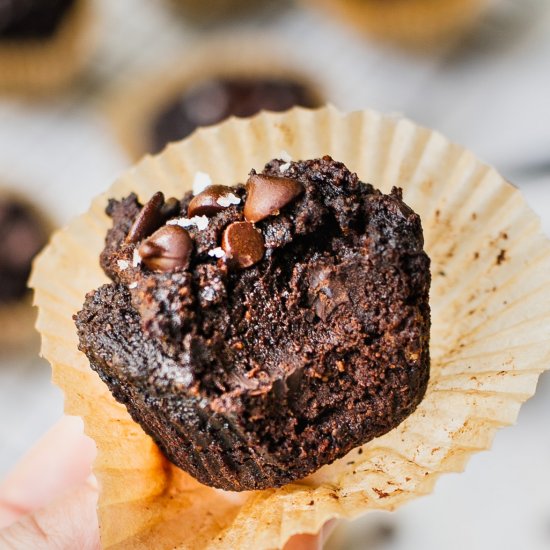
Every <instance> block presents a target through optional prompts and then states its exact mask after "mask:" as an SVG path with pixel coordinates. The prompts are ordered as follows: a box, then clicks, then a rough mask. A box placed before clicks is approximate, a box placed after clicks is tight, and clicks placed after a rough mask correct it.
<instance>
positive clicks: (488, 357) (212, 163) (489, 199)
mask: <svg viewBox="0 0 550 550" xmlns="http://www.w3.org/2000/svg"><path fill="white" fill-rule="evenodd" d="M283 150H284V151H287V152H288V153H289V154H290V155H291V156H292V157H293V158H294V159H306V158H312V157H318V156H320V155H325V154H330V155H332V156H333V157H334V158H335V159H338V160H341V161H343V162H344V163H346V165H347V166H348V167H349V168H350V169H351V170H354V171H356V172H357V173H358V174H359V176H360V177H361V179H362V180H363V181H367V182H372V183H373V184H374V185H375V186H376V187H379V188H381V189H382V190H384V191H385V192H388V191H389V190H390V188H391V187H392V186H393V185H397V186H401V187H403V189H404V196H405V200H406V202H407V203H409V204H410V205H411V206H412V207H413V208H414V209H415V210H416V211H417V212H418V213H419V214H420V215H421V216H422V220H423V225H424V232H425V240H426V249H427V251H428V254H429V255H430V256H431V258H432V262H433V263H432V269H433V287H432V292H431V306H432V318H433V327H432V341H431V342H432V343H431V353H432V375H431V381H430V385H429V389H428V392H427V394H426V397H425V399H424V400H423V402H422V403H421V404H420V406H419V407H418V409H417V410H416V412H415V413H414V414H412V415H411V416H410V417H409V418H408V419H407V420H405V421H404V422H403V423H402V424H401V425H400V426H399V427H397V428H396V429H394V430H393V431H391V432H390V433H388V434H386V435H385V436H383V437H380V438H378V439H376V440H374V441H371V442H370V443H368V444H366V445H364V446H363V447H361V448H357V449H355V450H353V451H352V452H350V453H349V454H348V455H347V456H346V457H345V458H343V459H341V460H339V461H337V462H335V463H333V464H332V465H329V466H325V467H323V468H321V469H320V470H319V471H318V472H317V473H315V474H314V475H312V476H309V477H307V478H305V479H303V480H301V481H299V482H296V483H292V484H290V485H287V486H285V487H283V488H281V489H272V490H265V491H258V492H250V493H245V494H240V495H235V494H231V493H224V492H222V491H218V490H214V489H211V488H209V487H206V486H203V485H200V484H199V483H198V482H196V481H195V480H193V479H192V478H191V477H189V476H188V475H187V474H185V473H184V472H182V471H180V470H178V469H177V468H175V467H173V466H171V465H170V464H169V463H168V462H167V461H166V460H165V459H164V457H163V456H162V454H161V453H160V451H159V450H158V448H157V447H156V446H155V444H154V443H153V441H152V440H151V439H150V438H149V437H148V436H146V435H145V434H144V432H143V431H142V430H141V428H140V427H139V426H138V425H137V424H135V423H134V422H133V421H132V419H131V418H130V416H129V415H128V413H127V412H126V410H125V408H124V407H123V406H122V405H120V404H118V403H117V402H116V401H115V400H114V399H113V398H112V397H111V395H110V393H109V392H108V390H107V389H106V387H105V386H104V385H103V383H102V382H101V381H100V380H99V378H98V376H97V375H96V374H95V373H94V372H93V371H92V370H91V369H90V367H89V365H88V361H87V359H86V357H85V356H84V355H83V354H81V353H80V352H79V351H78V350H77V345H78V340H77V336H76V330H75V326H74V324H73V321H72V319H71V316H72V315H73V314H74V313H75V312H76V311H77V310H79V309H80V307H81V305H82V303H83V300H84V295H85V293H86V292H88V291H90V290H91V289H95V288H97V287H98V285H100V284H102V283H103V282H105V276H104V275H103V274H102V272H101V270H100V268H99V265H98V254H99V252H100V250H101V249H102V246H103V239H104V235H105V232H106V230H107V228H108V227H109V225H110V222H109V220H108V218H107V217H106V215H105V214H104V208H105V205H106V202H107V198H108V197H122V196H124V195H126V194H128V193H129V192H130V191H135V192H137V193H138V195H139V196H140V198H141V200H147V199H148V198H149V197H150V196H151V195H152V194H153V192H155V191H158V190H162V191H164V193H166V194H167V195H168V196H171V195H180V196H181V195H182V194H183V192H184V191H185V190H186V189H188V188H190V186H191V184H192V181H193V177H194V175H195V173H196V172H197V171H199V170H200V171H203V172H208V173H209V174H210V175H211V177H212V179H213V181H215V182H216V183H219V184H234V183H236V182H239V181H244V180H245V179H246V176H247V173H248V172H249V170H250V169H251V168H256V169H260V168H261V167H262V166H263V164H264V163H265V162H266V161H268V160H270V159H271V158H273V157H280V156H281V151H283ZM549 273H550V245H549V242H548V240H547V239H546V238H545V237H544V235H543V234H542V233H541V229H540V225H539V221H538V219H537V217H536V216H535V215H534V214H533V212H532V211H531V210H530V209H529V207H528V206H527V205H526V203H525V201H524V199H523V198H522V196H521V194H520V192H519V191H518V190H517V189H516V188H514V187H513V186H512V185H510V184H509V183H507V182H506V181H505V180H504V179H503V178H502V177H501V176H499V174H498V173H497V172H495V170H493V169H492V168H490V167H488V166H485V165H483V164H482V163H481V162H479V161H478V160H477V159H476V158H475V157H474V155H473V154H472V153H470V152H468V151H466V150H464V149H463V148H461V147H459V146H458V145H454V144H452V143H449V141H447V140H446V139H445V138H444V137H443V136H441V135H440V134H438V133H436V132H432V131H430V130H427V129H425V128H420V127H418V126H416V125H415V124H413V123H412V122H410V121H409V120H406V119H398V118H392V117H388V116H383V115H380V114H378V113H375V112H373V111H364V112H355V113H351V114H342V113H340V112H338V111H337V110H335V109H334V108H331V107H327V108H323V109H321V110H317V111H308V110H304V109H294V110H292V111H289V112H287V113H284V114H266V113H262V114H260V115H258V116H256V117H254V118H252V119H248V120H242V119H241V120H236V119H232V120H230V121H228V122H226V123H224V124H222V125H220V126H217V127H212V128H209V129H203V130H200V131H198V132H196V133H195V134H194V135H193V136H192V137H191V138H190V139H187V140H185V141H183V142H180V143H177V144H174V145H172V146H169V147H168V148H167V149H166V151H165V152H164V153H162V154H161V155H159V156H156V157H147V158H145V159H144V160H143V161H142V162H140V163H139V164H137V165H136V166H135V167H133V168H132V169H130V170H129V171H128V172H127V173H126V174H124V175H123V176H122V177H121V178H120V179H119V180H118V181H117V182H116V183H115V184H114V185H113V186H112V187H111V188H110V189H109V190H108V191H107V192H106V193H105V194H103V195H101V196H100V197H98V198H97V199H96V200H94V202H93V204H92V206H91V208H90V210H89V211H88V212H87V213H86V214H84V215H82V216H79V217H77V218H76V219H75V220H73V221H72V223H71V224H70V225H69V226H68V227H67V228H66V229H65V230H63V231H61V232H58V233H57V234H56V235H55V236H54V238H53V240H52V242H51V244H50V246H49V247H48V248H47V249H46V251H45V252H44V253H43V254H42V255H41V256H40V258H39V259H38V261H37V262H36V265H35V271H34V275H33V277H32V285H33V286H34V289H35V302H36V304H37V305H38V306H39V318H38V329H39V330H40V332H41V333H42V338H43V343H42V351H43V354H44V356H45V357H46V358H47V359H48V360H49V361H50V362H51V364H52V368H53V379H54V381H55V383H56V384H58V385H59V386H60V387H61V388H62V389H63V391H64V393H65V409H66V412H67V413H68V414H72V415H78V416H81V417H83V419H84V422H85V426H86V432H87V433H88V434H89V435H90V436H91V437H92V438H93V439H94V440H95V441H96V443H97V446H98V451H99V453H98V457H97V460H96V463H95V467H94V471H95V474H96V476H97V478H98V480H99V482H100V487H101V491H100V497H99V509H98V513H99V521H100V525H101V537H102V543H103V546H104V548H107V549H119V548H120V549H122V548H124V549H126V550H127V549H146V548H153V547H154V548H155V549H159V550H162V549H169V548H170V549H171V548H178V549H197V548H208V549H227V548H254V549H267V548H280V547H282V546H283V545H284V543H285V542H286V541H287V540H288V539H289V537H291V536H292V535H294V534H296V533H314V532H316V531H318V530H319V528H320V527H321V526H322V525H323V523H324V522H326V521H327V520H329V519H331V518H355V517H357V516H359V515H360V514H364V513H365V512H368V511H369V510H375V509H377V510H393V509H395V508H396V507H397V506H400V505H401V504H404V503H405V502H407V501H408V500H411V499H413V498H416V497H418V496H420V495H425V494H426V493H429V492H430V491H431V490H432V488H433V486H434V483H435V481H436V480H437V478H438V476H439V475H440V474H442V473H445V472H457V471H460V470H462V468H464V465H465V464H466V462H467V460H468V458H469V457H470V455H471V454H472V453H474V452H477V451H481V450H484V449H488V448H489V447H490V445H491V441H492V439H493V436H494V434H495V431H496V430H497V428H499V427H501V426H505V425H508V424H511V423H513V422H514V421H515V420H516V417H517V415H518V411H519V409H520V406H521V403H522V402H523V401H525V400H526V399H527V398H529V397H530V396H531V395H532V394H533V393H534V391H535V387H536V384H537V379H538V377H539V374H540V373H541V371H543V370H544V369H545V368H547V366H548V363H549V360H550V276H549Z"/></svg>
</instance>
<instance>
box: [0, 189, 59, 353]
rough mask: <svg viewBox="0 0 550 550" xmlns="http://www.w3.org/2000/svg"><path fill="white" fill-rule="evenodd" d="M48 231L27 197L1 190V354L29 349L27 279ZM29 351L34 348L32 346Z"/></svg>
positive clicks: (31, 319)
mask: <svg viewBox="0 0 550 550" xmlns="http://www.w3.org/2000/svg"><path fill="white" fill-rule="evenodd" d="M49 230H50V227H49V224H48V223H47V222H46V220H45V219H44V217H43V215H42V214H41V213H40V212H39V211H38V209H37V208H36V207H34V206H33V205H31V203H30V202H29V201H28V200H27V199H24V198H22V197H21V196H19V195H17V194H15V193H13V192H10V191H7V190H3V189H0V327H1V329H0V354H1V353H2V352H6V351H9V352H14V351H17V350H20V351H24V352H25V351H29V348H28V346H29V345H30V343H31V341H32V339H33V336H35V334H36V333H35V330H34V319H35V312H34V310H33V308H32V307H31V303H30V302H31V300H30V291H29V290H28V288H27V281H28V278H29V274H30V272H31V265H32V261H33V259H34V257H35V256H36V254H37V253H38V252H39V251H40V250H41V249H42V247H43V246H44V245H45V244H46V242H47V240H48V234H49ZM35 339H36V338H35ZM30 351H32V352H36V348H35V347H32V346H31V349H30Z"/></svg>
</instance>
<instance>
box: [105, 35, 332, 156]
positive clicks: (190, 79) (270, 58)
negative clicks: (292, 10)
mask: <svg viewBox="0 0 550 550" xmlns="http://www.w3.org/2000/svg"><path fill="white" fill-rule="evenodd" d="M220 77H237V78H239V77H240V78H261V77H277V78H288V79H290V80H292V81H294V82H298V83H302V84H303V85H304V86H306V87H307V89H308V90H310V93H311V95H312V98H313V99H314V100H316V101H317V103H318V104H319V105H320V104H322V103H324V99H323V97H324V93H323V91H322V89H321V86H320V85H319V84H318V83H317V82H315V80H314V78H312V77H311V76H310V75H309V74H308V72H307V70H305V69H302V68H300V63H299V62H298V61H297V60H294V57H293V56H292V54H291V52H289V50H288V48H287V47H286V46H284V45H282V44H280V43H277V41H276V40H275V39H273V38H267V37H265V36H259V35H258V34H254V33H251V34H248V35H239V36H236V35H233V34H228V35H226V36H223V37H221V38H218V39H216V40H212V39H209V40H208V41H207V42H203V43H201V44H198V45H197V46H196V47H195V48H194V50H193V52H191V53H189V52H187V53H185V52H182V54H181V55H180V56H179V59H174V60H173V61H172V62H171V63H169V64H167V65H166V67H164V68H163V69H161V70H159V71H155V72H154V73H152V74H148V75H146V76H143V75H141V76H140V77H139V78H135V79H133V80H130V81H125V82H122V83H120V84H119V85H117V86H116V88H113V89H112V90H111V92H110V93H109V94H108V97H107V98H106V99H105V101H104V103H105V109H104V110H105V112H106V114H107V117H108V119H109V121H110V122H111V125H112V128H113V130H114V133H115V135H116V137H117V139H118V140H119V142H120V143H121V145H122V146H123V148H124V149H125V150H126V152H127V153H128V154H129V156H130V158H132V159H133V160H138V159H140V158H141V157H142V156H143V155H145V154H146V153H150V152H151V146H152V144H151V130H152V128H151V125H152V123H153V122H154V121H155V119H156V117H157V116H158V115H159V114H160V111H161V110H162V109H163V108H165V107H167V106H168V105H169V104H171V103H173V102H174V101H175V100H176V99H177V97H178V95H182V94H183V93H185V91H186V90H188V89H189V88H190V87H192V86H194V85H197V84H200V83H201V82H202V81H205V80H208V79H210V78H220Z"/></svg>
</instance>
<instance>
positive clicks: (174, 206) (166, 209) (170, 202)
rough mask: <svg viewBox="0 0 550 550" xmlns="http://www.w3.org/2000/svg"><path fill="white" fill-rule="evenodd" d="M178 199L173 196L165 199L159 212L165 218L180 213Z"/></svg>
mask: <svg viewBox="0 0 550 550" xmlns="http://www.w3.org/2000/svg"><path fill="white" fill-rule="evenodd" d="M180 206H181V205H180V201H179V200H178V199H176V198H175V197H170V198H169V199H167V200H166V202H165V203H164V204H163V205H162V208H161V209H160V213H161V215H162V217H163V218H164V219H165V220H167V219H168V218H171V217H172V216H176V215H178V214H179V213H180Z"/></svg>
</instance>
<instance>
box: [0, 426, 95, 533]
mask: <svg viewBox="0 0 550 550" xmlns="http://www.w3.org/2000/svg"><path fill="white" fill-rule="evenodd" d="M95 453H96V450H95V444H94V443H93V441H92V440H91V439H89V438H88V437H86V436H85V435H84V433H83V426H82V420H81V419H80V418H76V417H68V416H65V417H63V418H61V419H60V420H59V422H58V423H57V424H55V425H54V426H53V427H52V428H51V429H50V430H49V431H48V432H47V433H46V435H44V437H43V438H42V439H41V440H40V441H39V442H38V443H37V444H36V445H35V446H34V447H33V448H32V449H31V450H30V451H29V452H28V453H27V454H26V455H25V456H24V457H23V459H22V460H21V461H20V462H19V463H18V464H17V466H16V467H15V468H14V469H13V471H12V472H11V473H9V474H8V476H7V477H6V479H4V481H3V482H2V483H1V484H0V528H2V527H4V526H6V525H9V524H10V523H12V522H13V521H14V520H16V519H17V518H18V517H20V516H22V515H24V514H27V513H29V512H32V511H34V510H37V509H38V508H42V507H43V506H46V505H47V504H48V503H50V502H51V501H52V500H53V499H55V498H57V497H59V496H60V495H62V494H64V493H66V492H67V491H68V490H70V489H73V488H75V487H77V486H78V485H80V484H82V483H83V482H84V480H86V478H87V477H88V476H89V475H90V473H91V465H92V462H93V459H94V457H95Z"/></svg>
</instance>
